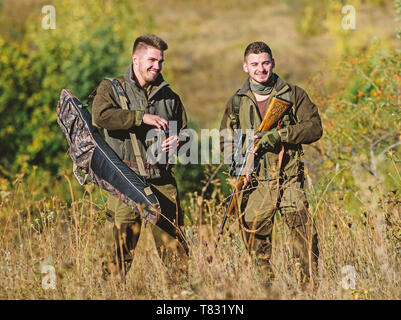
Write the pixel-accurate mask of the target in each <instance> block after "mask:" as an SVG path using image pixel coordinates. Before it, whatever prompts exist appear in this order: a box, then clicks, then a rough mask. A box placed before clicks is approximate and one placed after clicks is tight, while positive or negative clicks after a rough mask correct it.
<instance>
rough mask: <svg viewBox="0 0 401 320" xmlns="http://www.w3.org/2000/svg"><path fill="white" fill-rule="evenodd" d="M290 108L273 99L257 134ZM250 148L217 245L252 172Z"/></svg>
mask: <svg viewBox="0 0 401 320" xmlns="http://www.w3.org/2000/svg"><path fill="white" fill-rule="evenodd" d="M291 106H292V102H290V101H287V100H284V99H281V98H279V97H273V98H272V100H271V101H270V104H269V106H268V107H267V110H266V114H265V116H264V118H263V120H262V122H261V124H260V126H259V128H258V131H257V133H259V132H263V131H269V130H270V129H271V128H272V127H273V126H274V125H275V124H276V123H277V122H278V121H279V120H280V118H281V117H282V116H283V115H284V113H285V112H286V111H287V110H288V109H289V108H290V107H291ZM258 140H259V139H258V138H255V139H254V142H253V146H255V145H256V143H257V142H258ZM253 146H252V149H250V148H249V147H248V149H247V152H246V153H245V157H244V160H243V162H242V164H241V170H240V172H239V175H238V178H237V181H236V183H235V185H234V188H233V192H232V193H231V196H230V200H229V205H228V207H227V209H226V212H225V214H224V217H223V221H222V223H221V225H220V229H219V233H218V235H217V241H216V246H217V243H218V242H219V240H220V237H221V235H222V234H223V229H224V225H225V223H226V221H227V218H228V216H229V215H230V214H231V213H232V212H233V211H236V209H237V202H238V196H239V192H241V190H242V187H243V185H244V181H245V177H246V175H249V174H251V171H252V170H253V164H254V161H255V152H256V149H255V147H253Z"/></svg>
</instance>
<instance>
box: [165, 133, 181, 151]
mask: <svg viewBox="0 0 401 320" xmlns="http://www.w3.org/2000/svg"><path fill="white" fill-rule="evenodd" d="M179 144H180V140H179V139H178V136H177V135H174V136H171V137H168V138H167V139H166V140H164V141H163V142H162V151H163V152H169V151H170V150H171V149H173V148H178V145H179Z"/></svg>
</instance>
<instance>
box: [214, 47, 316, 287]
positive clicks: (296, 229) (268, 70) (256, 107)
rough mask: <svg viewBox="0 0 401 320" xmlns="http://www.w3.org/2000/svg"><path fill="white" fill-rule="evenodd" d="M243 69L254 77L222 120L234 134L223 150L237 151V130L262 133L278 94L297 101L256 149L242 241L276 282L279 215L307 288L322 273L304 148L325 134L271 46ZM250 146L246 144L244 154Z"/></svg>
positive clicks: (257, 51)
mask: <svg viewBox="0 0 401 320" xmlns="http://www.w3.org/2000/svg"><path fill="white" fill-rule="evenodd" d="M242 67H243V70H244V72H246V73H247V74H248V79H247V80H246V81H245V83H244V85H243V86H242V88H241V89H239V90H238V91H237V92H236V93H235V94H234V96H233V97H232V98H230V99H229V101H228V103H227V106H226V110H225V113H224V116H223V119H222V121H221V126H220V130H229V132H231V133H232V134H231V135H222V140H221V147H222V150H223V151H224V150H233V149H234V146H235V145H237V143H236V141H234V138H233V137H234V136H235V135H234V131H235V130H241V132H242V133H243V134H245V132H246V130H253V132H255V133H256V130H257V129H258V128H259V125H260V124H261V122H262V119H263V118H264V116H265V114H266V111H267V107H268V105H269V103H270V101H271V99H272V98H273V97H274V96H277V97H280V98H282V99H284V100H287V101H290V102H292V107H291V108H290V109H289V111H288V112H287V113H285V114H284V115H283V117H282V118H281V120H280V121H279V124H276V127H274V128H273V129H271V130H270V131H267V132H263V133H259V134H258V135H257V137H258V138H260V139H259V141H258V143H257V145H256V146H255V149H257V156H256V157H255V159H256V161H255V164H254V168H255V170H254V171H253V173H252V175H248V176H247V178H246V180H245V181H246V182H245V188H243V191H242V195H241V196H242V199H241V215H240V216H241V223H240V226H241V230H242V232H241V234H242V238H243V240H244V243H245V245H246V247H247V249H248V251H249V252H250V253H255V254H256V256H257V260H256V262H257V264H259V265H260V266H261V267H262V269H263V270H264V271H265V274H266V280H268V282H269V283H270V280H271V279H272V277H273V274H272V269H271V266H270V259H271V253H272V231H273V222H274V218H275V216H276V213H277V212H279V213H280V214H281V216H282V217H283V220H284V221H285V222H286V224H287V225H288V227H289V229H290V233H291V238H292V255H291V259H290V261H291V265H292V267H293V270H294V272H295V274H296V275H297V278H298V281H299V283H300V284H301V285H302V286H303V285H304V284H306V283H307V282H308V281H307V280H308V279H311V276H313V275H314V274H315V273H316V267H317V260H318V247H317V234H316V231H315V228H314V224H313V221H312V219H311V216H310V214H309V211H308V202H307V199H306V196H305V191H304V171H303V162H302V161H301V157H302V155H303V151H302V144H310V143H312V142H315V141H317V140H318V139H319V138H320V137H321V136H322V133H323V131H322V125H321V120H320V117H319V114H318V110H317V108H316V106H315V104H314V103H313V102H312V101H311V100H310V99H309V97H308V95H307V94H306V92H305V91H304V90H303V89H301V88H300V87H298V86H295V85H292V84H289V83H287V82H285V81H284V80H282V79H281V78H280V77H279V76H278V75H277V74H275V73H274V72H273V69H274V67H275V61H274V59H273V55H272V52H271V49H270V48H269V46H268V45H267V44H265V43H264V42H253V43H251V44H249V45H248V47H247V48H246V49H245V53H244V61H243V66H242ZM240 147H241V146H240ZM227 148H228V149H227ZM245 148H246V144H244V146H243V147H242V151H243V152H244V150H245ZM225 154H228V153H227V152H225ZM231 157H232V155H231ZM226 161H227V159H226Z"/></svg>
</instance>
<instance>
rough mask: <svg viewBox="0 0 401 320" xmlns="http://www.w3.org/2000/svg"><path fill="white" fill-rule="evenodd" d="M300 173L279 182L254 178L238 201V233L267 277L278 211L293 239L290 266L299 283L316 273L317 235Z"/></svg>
mask: <svg viewBox="0 0 401 320" xmlns="http://www.w3.org/2000/svg"><path fill="white" fill-rule="evenodd" d="M303 180H304V179H303V176H296V177H292V178H290V179H286V180H284V181H281V182H280V187H279V190H277V180H274V181H270V180H269V181H266V180H254V181H253V183H252V185H251V187H250V188H248V189H247V190H245V191H244V192H243V194H242V200H241V222H242V223H241V234H242V239H243V240H244V243H245V245H246V247H247V249H248V252H249V253H250V254H251V255H254V256H256V261H257V262H258V263H257V264H258V265H260V266H261V267H262V269H263V270H264V271H265V273H266V276H267V277H268V278H270V279H271V278H272V277H273V272H272V269H271V265H270V260H271V254H272V232H273V226H274V219H275V215H276V213H277V212H278V213H280V215H281V217H282V218H283V219H284V221H285V223H286V225H287V226H288V228H289V231H290V235H291V242H292V250H291V251H292V252H290V255H291V256H290V266H291V267H292V269H293V271H294V272H295V274H296V276H297V280H298V283H299V284H305V283H307V282H308V281H309V280H312V281H313V277H315V275H316V273H317V262H318V255H319V250H318V238H317V233H316V228H315V225H314V223H313V221H312V219H311V216H310V214H309V212H308V202H307V199H306V195H305V191H304V185H303V183H304V181H303Z"/></svg>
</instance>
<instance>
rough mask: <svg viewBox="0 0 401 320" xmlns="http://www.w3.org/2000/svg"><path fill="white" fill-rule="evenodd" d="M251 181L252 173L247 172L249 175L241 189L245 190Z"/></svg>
mask: <svg viewBox="0 0 401 320" xmlns="http://www.w3.org/2000/svg"><path fill="white" fill-rule="evenodd" d="M251 181H252V175H250V174H247V175H246V176H245V177H244V184H243V185H242V188H241V190H245V188H246V186H247V185H248V184H249V183H250V182H251Z"/></svg>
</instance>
